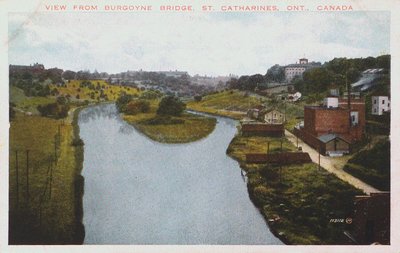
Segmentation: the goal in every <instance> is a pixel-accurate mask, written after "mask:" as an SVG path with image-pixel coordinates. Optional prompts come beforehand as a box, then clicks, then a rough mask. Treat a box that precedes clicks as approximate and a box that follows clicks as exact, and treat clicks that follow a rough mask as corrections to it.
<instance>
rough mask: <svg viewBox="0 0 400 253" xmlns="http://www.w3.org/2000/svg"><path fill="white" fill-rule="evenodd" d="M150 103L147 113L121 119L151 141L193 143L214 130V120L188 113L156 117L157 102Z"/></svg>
mask: <svg viewBox="0 0 400 253" xmlns="http://www.w3.org/2000/svg"><path fill="white" fill-rule="evenodd" d="M150 101H151V103H150V111H149V112H148V113H138V114H136V115H123V119H124V120H126V121H127V122H129V123H130V124H132V125H133V126H134V127H135V128H136V129H138V130H139V131H140V132H142V133H143V134H145V135H146V136H147V137H149V138H150V139H152V140H155V141H158V142H163V143H187V142H193V141H196V140H199V139H202V138H204V137H206V136H208V135H209V134H210V133H211V132H212V131H213V130H214V128H215V124H216V120H215V118H211V117H204V116H199V115H193V114H190V113H183V114H182V115H181V116H179V117H177V116H169V117H163V116H158V115H157V114H156V111H157V108H158V100H150Z"/></svg>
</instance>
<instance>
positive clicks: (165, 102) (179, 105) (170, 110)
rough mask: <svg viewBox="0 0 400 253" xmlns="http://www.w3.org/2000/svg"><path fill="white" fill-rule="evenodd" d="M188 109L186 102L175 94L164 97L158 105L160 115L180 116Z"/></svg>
mask: <svg viewBox="0 0 400 253" xmlns="http://www.w3.org/2000/svg"><path fill="white" fill-rule="evenodd" d="M185 109H186V104H185V103H183V102H182V101H180V100H179V98H177V97H174V96H167V97H164V98H163V99H162V100H161V102H160V104H159V105H158V109H157V114H158V115H172V116H179V115H181V114H182V112H183V111H184V110H185Z"/></svg>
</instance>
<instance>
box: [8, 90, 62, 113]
mask: <svg viewBox="0 0 400 253" xmlns="http://www.w3.org/2000/svg"><path fill="white" fill-rule="evenodd" d="M55 101H56V99H55V98H51V97H27V96H25V94H24V92H23V90H21V89H20V88H17V87H15V86H12V85H11V86H10V102H11V103H14V104H15V105H16V108H17V109H19V110H20V111H22V112H30V113H32V114H39V112H38V111H37V107H38V105H44V104H50V103H54V102H55Z"/></svg>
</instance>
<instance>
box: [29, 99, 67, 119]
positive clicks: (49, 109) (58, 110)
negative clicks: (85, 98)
mask: <svg viewBox="0 0 400 253" xmlns="http://www.w3.org/2000/svg"><path fill="white" fill-rule="evenodd" d="M37 109H38V111H39V112H40V114H41V115H42V116H44V117H53V118H56V119H61V118H65V117H67V115H68V111H69V105H68V104H60V103H50V104H47V105H39V106H38V107H37Z"/></svg>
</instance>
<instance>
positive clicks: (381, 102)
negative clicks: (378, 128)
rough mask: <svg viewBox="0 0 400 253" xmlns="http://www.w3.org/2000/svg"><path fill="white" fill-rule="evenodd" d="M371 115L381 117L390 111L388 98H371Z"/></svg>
mask: <svg viewBox="0 0 400 253" xmlns="http://www.w3.org/2000/svg"><path fill="white" fill-rule="evenodd" d="M371 100H372V101H371V102H372V111H371V114H372V115H383V114H384V113H385V112H388V111H390V100H389V97H388V96H372V97H371Z"/></svg>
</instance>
